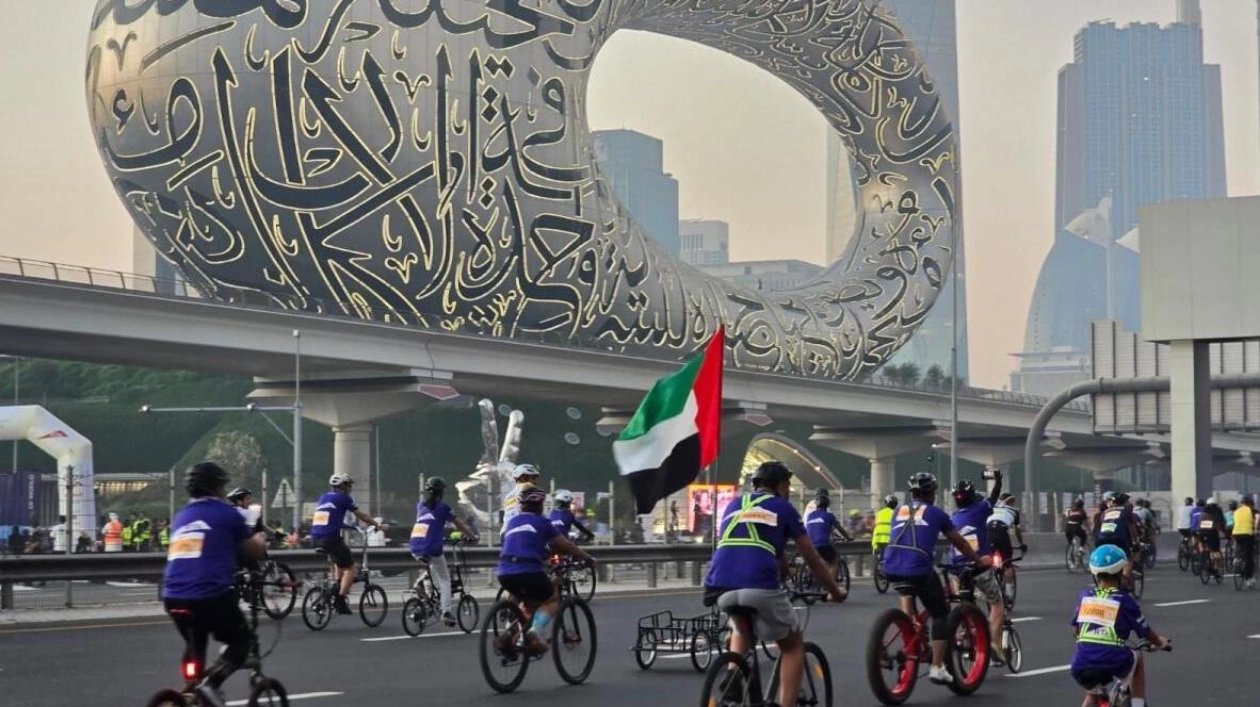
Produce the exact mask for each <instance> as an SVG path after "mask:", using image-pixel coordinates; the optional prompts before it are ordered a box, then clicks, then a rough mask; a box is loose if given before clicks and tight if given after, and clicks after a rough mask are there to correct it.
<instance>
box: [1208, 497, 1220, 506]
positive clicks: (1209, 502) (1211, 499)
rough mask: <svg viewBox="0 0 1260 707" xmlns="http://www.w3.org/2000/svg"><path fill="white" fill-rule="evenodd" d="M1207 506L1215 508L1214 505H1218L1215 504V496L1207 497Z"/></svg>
mask: <svg viewBox="0 0 1260 707" xmlns="http://www.w3.org/2000/svg"><path fill="white" fill-rule="evenodd" d="M1207 505H1209V506H1215V505H1218V504H1217V501H1216V496H1209V497H1208V500H1207Z"/></svg>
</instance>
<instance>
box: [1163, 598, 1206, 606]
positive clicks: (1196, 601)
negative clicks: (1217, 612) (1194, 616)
mask: <svg viewBox="0 0 1260 707" xmlns="http://www.w3.org/2000/svg"><path fill="white" fill-rule="evenodd" d="M1210 601H1212V600H1211V599H1187V600H1185V601H1166V602H1164V603H1162V604H1156V605H1155V606H1185V605H1187V604H1207V603H1208V602H1210Z"/></svg>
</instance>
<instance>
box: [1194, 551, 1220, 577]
mask: <svg viewBox="0 0 1260 707" xmlns="http://www.w3.org/2000/svg"><path fill="white" fill-rule="evenodd" d="M1199 554H1200V558H1199V561H1198V565H1199V571H1198V575H1199V581H1200V582H1202V583H1203V584H1208V583H1209V582H1211V581H1212V580H1214V579H1215V580H1216V583H1217V584H1220V583H1221V582H1223V581H1225V575H1224V573H1223V572H1222V571H1221V569H1220V568H1219V567H1213V566H1212V553H1211V552H1210V551H1208V550H1207V548H1204V549H1203V551H1202V552H1200V553H1199ZM1222 559H1223V558H1222Z"/></svg>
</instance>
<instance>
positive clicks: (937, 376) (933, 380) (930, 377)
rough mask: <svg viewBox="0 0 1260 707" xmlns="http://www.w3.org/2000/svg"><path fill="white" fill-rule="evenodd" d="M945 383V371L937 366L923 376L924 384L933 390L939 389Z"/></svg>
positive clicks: (933, 365)
mask: <svg viewBox="0 0 1260 707" xmlns="http://www.w3.org/2000/svg"><path fill="white" fill-rule="evenodd" d="M944 383H945V370H944V369H942V368H941V367H940V366H939V365H937V364H935V363H934V364H932V367H931V368H929V369H927V373H925V374H924V375H923V384H924V385H926V386H929V387H932V388H939V387H941V385H943V384H944Z"/></svg>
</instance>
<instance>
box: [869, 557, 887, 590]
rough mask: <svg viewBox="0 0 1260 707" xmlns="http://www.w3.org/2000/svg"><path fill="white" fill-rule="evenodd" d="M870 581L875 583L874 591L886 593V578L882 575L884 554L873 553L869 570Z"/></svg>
mask: <svg viewBox="0 0 1260 707" xmlns="http://www.w3.org/2000/svg"><path fill="white" fill-rule="evenodd" d="M871 581H873V582H874V583H875V591H877V592H879V593H880V594H884V593H885V592H887V591H888V576H887V575H885V574H884V553H883V551H882V550H876V551H875V561H874V563H873V568H872V570H871Z"/></svg>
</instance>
